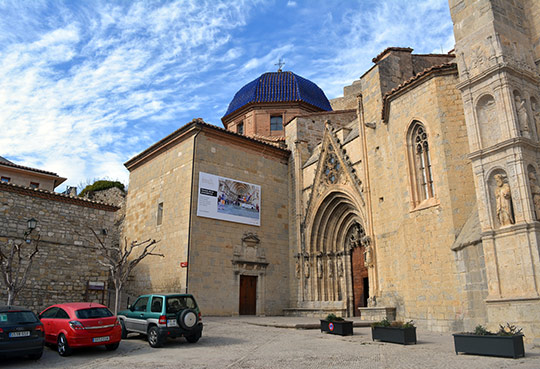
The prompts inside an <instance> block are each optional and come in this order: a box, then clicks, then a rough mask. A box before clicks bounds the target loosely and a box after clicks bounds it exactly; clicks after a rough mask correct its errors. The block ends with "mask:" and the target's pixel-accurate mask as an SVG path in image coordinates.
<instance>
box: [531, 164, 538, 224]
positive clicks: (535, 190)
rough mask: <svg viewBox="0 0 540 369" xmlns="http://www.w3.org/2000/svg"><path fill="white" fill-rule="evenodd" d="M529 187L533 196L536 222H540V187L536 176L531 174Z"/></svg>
mask: <svg viewBox="0 0 540 369" xmlns="http://www.w3.org/2000/svg"><path fill="white" fill-rule="evenodd" d="M529 185H530V187H531V194H532V199H533V203H534V214H535V215H536V220H540V186H538V184H537V181H536V174H534V173H533V172H529Z"/></svg>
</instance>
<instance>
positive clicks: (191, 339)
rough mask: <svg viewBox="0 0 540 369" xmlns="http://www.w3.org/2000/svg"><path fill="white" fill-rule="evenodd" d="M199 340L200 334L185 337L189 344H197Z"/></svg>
mask: <svg viewBox="0 0 540 369" xmlns="http://www.w3.org/2000/svg"><path fill="white" fill-rule="evenodd" d="M199 338H201V334H200V333H196V334H192V335H191V336H186V340H187V341H188V342H189V343H195V342H197V341H198V340H199Z"/></svg>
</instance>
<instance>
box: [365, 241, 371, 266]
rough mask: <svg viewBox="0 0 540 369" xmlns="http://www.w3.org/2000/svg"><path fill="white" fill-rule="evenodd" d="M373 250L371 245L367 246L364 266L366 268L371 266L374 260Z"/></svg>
mask: <svg viewBox="0 0 540 369" xmlns="http://www.w3.org/2000/svg"><path fill="white" fill-rule="evenodd" d="M371 254H372V250H371V246H366V251H365V252H364V266H365V267H366V268H369V267H371V265H372V264H371V261H372V255H371Z"/></svg>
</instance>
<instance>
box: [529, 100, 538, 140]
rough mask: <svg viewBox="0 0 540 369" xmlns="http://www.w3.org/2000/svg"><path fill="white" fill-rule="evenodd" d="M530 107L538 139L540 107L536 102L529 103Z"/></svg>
mask: <svg viewBox="0 0 540 369" xmlns="http://www.w3.org/2000/svg"><path fill="white" fill-rule="evenodd" d="M531 107H532V111H533V118H534V124H535V126H536V132H537V133H538V137H540V107H539V106H538V104H537V103H536V102H532V101H531Z"/></svg>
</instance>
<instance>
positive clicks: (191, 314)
mask: <svg viewBox="0 0 540 369" xmlns="http://www.w3.org/2000/svg"><path fill="white" fill-rule="evenodd" d="M198 321H199V317H198V316H197V312H196V311H195V310H193V309H185V310H183V311H181V312H180V313H179V314H178V322H179V324H180V327H182V328H184V329H185V330H188V331H190V330H192V329H193V328H194V327H195V326H196V325H197V322H198Z"/></svg>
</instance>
